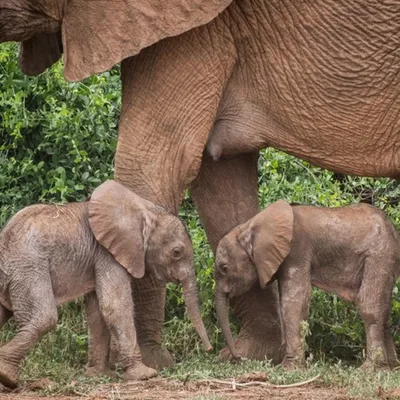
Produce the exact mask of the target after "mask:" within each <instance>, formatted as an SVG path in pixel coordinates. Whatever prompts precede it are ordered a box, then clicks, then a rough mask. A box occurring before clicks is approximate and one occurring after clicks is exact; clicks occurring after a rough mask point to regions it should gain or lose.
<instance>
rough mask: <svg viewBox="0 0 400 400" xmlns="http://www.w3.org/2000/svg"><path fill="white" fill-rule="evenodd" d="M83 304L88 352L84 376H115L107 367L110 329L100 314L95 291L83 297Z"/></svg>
mask: <svg viewBox="0 0 400 400" xmlns="http://www.w3.org/2000/svg"><path fill="white" fill-rule="evenodd" d="M84 304H85V311H86V316H87V323H88V331H89V351H88V353H89V354H88V364H87V365H86V372H85V376H96V375H108V376H111V377H115V376H116V373H115V372H114V371H111V370H110V368H109V367H108V358H109V353H110V331H109V330H108V327H107V325H106V323H105V322H104V319H103V316H102V315H101V311H100V307H99V302H98V299H97V296H96V293H95V292H92V293H88V294H87V295H86V296H85V298H84Z"/></svg>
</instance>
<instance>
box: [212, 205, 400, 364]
mask: <svg viewBox="0 0 400 400" xmlns="http://www.w3.org/2000/svg"><path fill="white" fill-rule="evenodd" d="M399 274H400V236H399V234H398V233H397V232H396V230H395V229H394V227H393V225H392V224H391V222H390V220H389V219H388V218H387V217H386V216H385V214H384V213H383V212H381V211H380V210H379V209H377V208H375V207H371V206H369V205H365V204H359V205H352V206H348V207H342V208H319V207H312V206H289V205H288V204H287V203H285V202H283V201H279V202H276V203H273V204H272V205H270V206H269V207H267V208H266V209H265V210H263V211H262V212H260V213H259V214H258V215H256V216H255V217H254V218H252V219H250V220H249V221H248V222H247V223H245V224H242V225H239V226H237V227H236V228H234V229H233V230H232V231H231V232H229V233H228V234H227V235H226V236H225V237H224V238H223V239H222V240H221V242H220V243H219V245H218V249H217V256H216V267H215V275H216V280H217V292H216V305H217V313H218V317H219V320H220V323H221V326H222V330H223V332H224V335H225V338H226V341H227V344H228V346H229V348H230V350H231V352H232V354H233V355H234V356H235V357H237V351H236V348H235V342H234V340H233V338H232V334H231V331H230V328H229V321H228V314H227V297H236V296H239V295H242V294H243V293H245V292H246V291H248V290H249V289H250V288H251V287H252V285H254V283H255V282H257V281H258V282H259V283H258V284H259V285H260V286H261V287H264V286H265V285H267V284H269V283H270V282H271V281H273V280H275V279H277V280H278V284H279V292H280V304H281V312H282V322H283V326H284V331H285V341H286V351H285V356H284V361H283V365H284V366H285V367H288V368H293V367H298V366H301V365H303V364H304V353H303V348H302V343H301V322H302V321H303V320H307V319H308V316H309V309H310V300H311V286H312V285H314V286H317V287H319V288H321V289H323V290H325V291H328V292H331V293H335V294H337V295H338V296H340V297H341V298H342V299H344V300H346V301H350V302H354V303H355V305H356V306H357V308H358V310H359V312H360V314H361V317H362V319H363V321H364V325H365V330H366V338H367V351H366V360H365V362H364V364H363V366H364V367H378V368H387V367H395V366H396V365H397V356H396V349H395V346H394V343H393V338H392V335H391V333H390V329H389V328H390V313H391V297H392V290H393V287H394V284H395V282H396V279H397V277H398V276H399ZM249 313H250V315H249V318H252V317H254V315H253V312H252V310H250V311H249Z"/></svg>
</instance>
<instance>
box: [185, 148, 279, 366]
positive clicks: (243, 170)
mask: <svg viewBox="0 0 400 400" xmlns="http://www.w3.org/2000/svg"><path fill="white" fill-rule="evenodd" d="M257 156H258V154H242V155H238V156H235V157H234V158H231V159H221V160H219V161H217V162H214V161H212V160H211V159H210V157H208V156H204V159H203V162H202V164H201V168H200V172H199V175H198V176H197V178H196V180H195V181H194V182H193V184H192V187H191V192H192V197H193V200H194V202H195V204H196V207H197V209H198V212H199V215H200V219H201V221H202V223H203V225H204V227H205V229H206V232H207V236H208V239H209V241H210V243H211V246H212V248H213V250H214V251H215V249H216V247H217V244H218V242H219V240H220V239H221V237H222V236H224V235H225V234H226V233H227V232H229V231H230V230H231V229H232V228H233V227H235V226H236V225H238V224H241V223H243V222H245V221H247V220H248V219H249V218H251V217H253V216H254V215H255V214H257V212H258V211H259V206H258V194H257ZM231 305H232V307H233V310H234V313H235V315H237V316H238V318H239V320H240V323H241V330H240V333H239V335H238V338H237V342H236V347H237V350H238V354H239V355H240V356H242V357H246V358H252V359H258V360H263V359H272V360H273V362H274V363H279V362H280V361H281V359H282V356H283V345H282V332H281V318H280V312H279V298H278V290H277V286H276V285H275V284H273V285H269V286H268V287H267V288H266V289H265V290H261V288H260V287H259V285H258V284H256V285H255V286H254V287H253V289H252V290H250V291H249V292H248V293H246V294H245V295H243V296H241V297H238V298H236V299H235V300H234V301H232V302H231ZM221 357H222V358H223V359H229V358H230V353H229V350H228V349H223V350H222V351H221Z"/></svg>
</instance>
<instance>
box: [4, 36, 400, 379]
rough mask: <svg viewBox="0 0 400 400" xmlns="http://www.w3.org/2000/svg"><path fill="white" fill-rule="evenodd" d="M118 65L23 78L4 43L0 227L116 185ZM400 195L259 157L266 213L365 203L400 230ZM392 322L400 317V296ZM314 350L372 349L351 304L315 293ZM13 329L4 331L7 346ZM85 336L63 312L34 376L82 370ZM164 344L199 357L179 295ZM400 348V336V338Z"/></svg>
mask: <svg viewBox="0 0 400 400" xmlns="http://www.w3.org/2000/svg"><path fill="white" fill-rule="evenodd" d="M120 86H121V85H120V80H119V67H115V68H113V69H112V70H111V71H110V72H107V73H104V74H101V75H98V76H94V77H91V78H89V79H87V80H85V81H84V82H82V83H67V82H66V81H65V80H64V79H63V77H62V67H61V65H60V64H59V63H58V64H56V65H55V66H53V68H51V69H50V70H48V71H46V72H45V73H43V74H42V75H40V76H38V77H26V76H24V75H23V74H22V73H21V71H20V70H19V67H18V65H17V56H16V46H15V45H12V44H2V45H0V116H1V120H0V144H1V146H0V226H1V225H4V223H5V222H6V220H7V219H8V218H9V217H10V216H11V215H12V214H14V213H15V212H16V211H17V210H19V209H20V208H22V207H24V206H26V205H28V204H32V203H36V202H56V203H59V202H67V201H81V200H84V199H86V198H87V196H88V194H89V193H90V192H91V191H92V190H93V188H94V187H96V186H97V185H98V184H99V183H101V182H103V181H104V180H106V179H108V178H110V177H112V175H113V158H114V153H115V148H116V141H117V122H118V117H119V111H120V103H121V97H120V96H121V90H120V89H121V88H120ZM399 195H400V189H399V188H398V185H397V183H396V182H395V181H392V180H389V179H370V178H352V177H338V176H336V175H334V174H333V173H331V172H328V171H326V170H322V169H320V168H315V167H312V166H310V165H309V164H308V163H306V162H304V161H301V160H299V159H296V158H294V157H292V156H289V155H286V154H284V153H282V152H279V151H276V150H272V149H266V150H263V151H262V152H261V156H260V159H259V196H260V202H261V204H262V205H263V206H265V205H267V204H269V203H271V202H273V201H275V200H277V199H280V198H284V199H286V200H287V201H289V202H297V203H304V204H316V205H321V206H340V205H344V204H350V203H353V202H358V201H360V200H361V199H364V200H368V201H371V202H373V203H374V204H375V205H376V206H378V207H380V208H381V209H383V210H385V212H387V213H388V215H389V216H390V217H391V218H392V220H393V222H394V223H395V224H396V226H398V227H400V209H399V207H398V205H397V199H398V198H399ZM180 215H181V217H182V218H183V219H184V221H185V223H186V225H187V226H188V229H189V231H190V234H191V237H192V241H193V245H194V250H195V261H196V268H197V277H198V282H199V287H200V295H201V299H202V311H203V315H204V318H205V321H206V325H207V327H208V329H209V331H210V336H211V337H212V339H213V342H214V344H215V347H216V351H218V349H219V348H220V347H221V346H222V345H223V339H222V337H221V332H220V330H219V328H218V325H217V322H216V316H215V309H214V300H213V292H214V285H215V282H214V280H213V255H212V252H211V249H210V247H209V245H208V244H207V240H206V236H205V233H204V230H203V229H202V227H201V225H200V223H199V219H198V216H197V214H196V211H195V209H194V206H193V204H192V203H191V201H190V198H189V196H188V195H187V196H186V197H185V201H184V203H183V205H182V208H181V212H180ZM394 294H395V295H394V297H393V321H397V320H398V319H399V318H400V299H399V294H398V288H396V290H395V293H394ZM309 323H310V328H311V332H312V334H311V336H310V337H309V349H310V352H312V353H313V354H314V355H316V356H319V355H320V354H325V355H327V356H328V357H332V356H337V357H341V358H344V359H346V360H349V361H351V360H353V359H355V358H357V357H358V356H360V354H361V349H362V347H363V343H364V332H363V326H362V323H361V320H360V318H359V316H358V314H357V312H356V311H355V309H354V307H353V306H352V305H349V304H347V303H344V302H342V301H341V300H339V299H338V298H337V297H336V296H334V295H329V294H326V293H323V292H321V291H319V290H314V293H313V300H312V311H311V317H310V321H309ZM12 332H13V326H12V323H11V324H9V325H8V326H7V328H6V329H4V330H3V332H2V340H3V341H4V340H6V339H8V338H9V337H10V335H11V334H12ZM86 342H87V332H86V325H85V319H84V316H83V315H82V304H81V301H76V302H74V303H71V304H69V305H67V306H64V307H62V308H61V310H60V321H59V325H58V328H57V329H56V330H55V331H54V332H52V333H51V334H49V335H48V337H47V338H46V339H45V341H43V342H42V343H41V344H39V345H38V346H37V347H36V350H35V351H34V352H33V354H32V355H31V357H30V358H29V360H28V362H27V364H26V368H27V369H26V371H27V372H26V374H27V375H28V376H30V375H35V371H36V369H35V366H37V362H36V361H40V364H41V365H49V370H50V369H51V368H50V366H51V367H54V365H55V364H56V365H60V363H64V364H63V365H65V364H68V365H70V366H81V365H82V364H83V363H84V360H85V358H86ZM165 343H166V344H167V346H168V347H169V348H170V349H171V350H172V351H173V352H174V353H175V355H176V356H177V358H178V359H182V358H183V357H185V356H188V355H190V354H193V353H197V352H198V351H201V346H200V344H199V340H198V338H197V336H196V334H195V333H194V330H193V328H192V327H191V325H190V324H189V323H188V321H187V319H186V316H185V308H184V305H183V300H182V293H181V288H180V287H178V286H175V285H170V286H169V290H168V295H167V305H166V323H165ZM396 343H397V345H398V346H400V338H399V336H397V335H396Z"/></svg>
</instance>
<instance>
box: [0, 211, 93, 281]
mask: <svg viewBox="0 0 400 400" xmlns="http://www.w3.org/2000/svg"><path fill="white" fill-rule="evenodd" d="M0 245H1V248H2V256H3V257H2V258H3V259H4V262H5V264H6V268H7V266H8V268H15V267H13V266H12V265H15V264H22V265H21V267H26V268H28V267H29V268H31V267H32V265H37V266H40V265H41V266H42V267H46V268H50V270H51V272H54V270H57V269H60V270H62V272H63V273H62V274H61V275H63V274H64V273H65V274H68V273H71V272H72V271H71V269H75V268H80V269H82V268H85V267H86V266H87V265H88V264H89V263H90V262H91V261H92V259H93V256H94V254H95V251H96V248H97V242H96V241H95V239H94V236H93V234H92V232H91V230H90V227H89V222H88V206H87V203H70V204H67V205H34V206H30V207H26V208H24V209H23V210H21V211H20V212H18V213H17V214H16V215H15V216H14V217H13V218H12V219H11V220H10V221H9V223H8V224H7V225H6V227H5V228H4V229H3V231H2V232H1V233H0ZM81 272H82V271H81Z"/></svg>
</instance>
